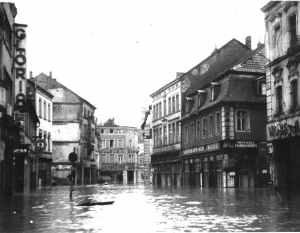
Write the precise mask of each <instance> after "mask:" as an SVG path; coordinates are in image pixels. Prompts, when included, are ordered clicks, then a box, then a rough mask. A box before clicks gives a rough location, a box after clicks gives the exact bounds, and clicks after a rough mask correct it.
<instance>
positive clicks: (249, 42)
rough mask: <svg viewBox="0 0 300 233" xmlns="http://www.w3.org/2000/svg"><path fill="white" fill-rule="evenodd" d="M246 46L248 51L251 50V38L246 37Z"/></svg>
mask: <svg viewBox="0 0 300 233" xmlns="http://www.w3.org/2000/svg"><path fill="white" fill-rule="evenodd" d="M245 45H246V46H247V47H248V49H251V36H247V37H246V39H245Z"/></svg>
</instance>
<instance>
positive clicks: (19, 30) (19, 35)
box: [15, 28, 26, 40]
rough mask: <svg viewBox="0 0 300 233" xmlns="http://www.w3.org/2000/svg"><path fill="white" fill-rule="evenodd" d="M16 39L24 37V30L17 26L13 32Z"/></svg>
mask: <svg viewBox="0 0 300 233" xmlns="http://www.w3.org/2000/svg"><path fill="white" fill-rule="evenodd" d="M15 35H16V37H17V39H19V40H23V39H25V37H26V34H25V30H24V29H23V28H18V29H17V30H16V32H15Z"/></svg>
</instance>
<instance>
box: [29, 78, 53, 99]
mask: <svg viewBox="0 0 300 233" xmlns="http://www.w3.org/2000/svg"><path fill="white" fill-rule="evenodd" d="M27 81H29V82H31V83H32V84H33V85H35V87H36V88H37V89H38V90H39V91H41V92H43V93H44V94H45V95H47V96H48V97H49V98H51V99H53V97H54V96H53V95H52V94H51V93H50V92H49V91H47V90H46V89H45V88H42V87H41V86H40V85H38V84H37V83H36V82H35V81H36V80H35V79H32V78H31V79H27Z"/></svg>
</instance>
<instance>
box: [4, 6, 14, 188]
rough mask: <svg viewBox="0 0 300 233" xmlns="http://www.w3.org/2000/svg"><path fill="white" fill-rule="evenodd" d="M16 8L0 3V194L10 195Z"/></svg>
mask: <svg viewBox="0 0 300 233" xmlns="http://www.w3.org/2000/svg"><path fill="white" fill-rule="evenodd" d="M16 15H17V9H16V7H15V5H14V4H12V3H3V2H1V3H0V35H1V40H0V192H8V193H10V192H12V154H13V148H14V145H15V144H17V134H18V127H17V125H16V122H15V121H14V117H13V106H14V86H15V78H14V73H13V70H14V69H13V55H14V49H15V47H14V43H13V38H14V35H13V32H14V28H13V25H14V22H15V17H16Z"/></svg>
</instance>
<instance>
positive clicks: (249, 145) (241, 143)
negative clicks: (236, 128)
mask: <svg viewBox="0 0 300 233" xmlns="http://www.w3.org/2000/svg"><path fill="white" fill-rule="evenodd" d="M235 147H237V148H256V147H257V144H256V143H255V142H253V141H237V142H236V143H235Z"/></svg>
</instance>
